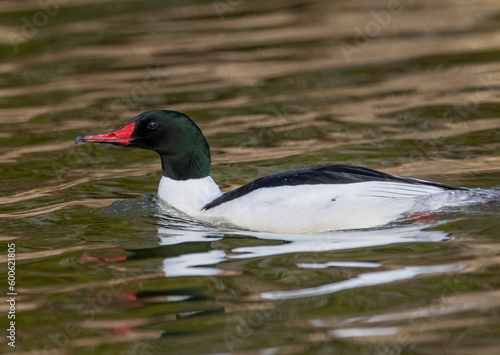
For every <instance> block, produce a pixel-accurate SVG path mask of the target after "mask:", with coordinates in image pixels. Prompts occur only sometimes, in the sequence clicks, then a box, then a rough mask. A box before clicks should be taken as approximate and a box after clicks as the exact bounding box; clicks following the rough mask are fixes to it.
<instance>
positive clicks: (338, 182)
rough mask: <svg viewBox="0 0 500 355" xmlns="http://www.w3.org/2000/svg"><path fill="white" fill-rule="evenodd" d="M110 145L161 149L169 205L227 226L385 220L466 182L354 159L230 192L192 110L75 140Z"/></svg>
mask: <svg viewBox="0 0 500 355" xmlns="http://www.w3.org/2000/svg"><path fill="white" fill-rule="evenodd" d="M79 142H94V143H109V144H114V145H118V146H122V147H130V148H142V149H148V150H152V151H155V152H157V153H158V154H159V155H160V158H161V165H162V170H163V177H162V178H161V181H160V185H159V189H158V196H159V197H160V199H161V200H163V201H164V202H165V203H166V204H167V205H168V206H169V209H170V208H173V210H174V211H176V212H180V214H181V215H186V216H188V217H190V218H192V219H195V220H198V221H201V222H205V223H209V224H213V225H219V226H231V227H236V228H240V229H247V230H254V231H262V232H275V233H290V232H293V233H309V232H321V231H329V230H339V229H358V228H371V227H377V226H382V225H385V224H387V223H389V222H391V221H394V220H395V219H397V218H399V217H401V216H402V215H403V214H404V213H409V212H418V210H417V211H415V208H417V209H418V207H416V206H417V205H418V203H417V202H418V200H419V199H420V198H422V197H427V196H430V195H433V194H439V193H443V192H445V191H446V190H468V189H466V188H462V187H455V186H448V185H443V184H440V183H435V182H430V181H424V180H418V179H413V178H408V177H399V176H394V175H389V174H386V173H383V172H379V171H375V170H371V169H367V168H362V167H356V166H347V165H314V166H308V167H303V168H298V169H294V170H290V171H285V172H280V173H276V174H272V175H269V176H265V177H262V178H259V179H257V180H255V181H253V182H251V183H249V184H247V185H244V186H242V187H240V188H238V189H236V190H234V191H231V192H226V193H222V192H221V190H220V188H219V186H218V185H217V184H216V183H215V182H214V180H213V179H212V178H211V177H210V175H209V174H210V165H211V160H210V148H209V146H208V143H207V141H206V139H205V137H204V136H203V133H202V132H201V130H200V129H199V128H198V126H197V125H196V124H195V123H194V122H193V120H191V119H190V118H189V117H188V116H186V115H185V114H182V113H180V112H175V111H167V110H155V111H147V112H143V113H141V114H140V115H138V116H136V117H135V118H134V119H132V120H131V121H130V122H128V123H126V124H125V125H123V126H122V127H120V128H118V129H116V130H114V131H111V132H108V133H104V134H98V135H90V136H80V137H77V138H76V139H75V143H79Z"/></svg>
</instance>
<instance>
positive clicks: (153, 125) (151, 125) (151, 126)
mask: <svg viewBox="0 0 500 355" xmlns="http://www.w3.org/2000/svg"><path fill="white" fill-rule="evenodd" d="M157 128H158V122H156V121H149V123H148V129H150V130H153V129H157Z"/></svg>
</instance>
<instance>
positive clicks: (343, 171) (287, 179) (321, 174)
mask: <svg viewBox="0 0 500 355" xmlns="http://www.w3.org/2000/svg"><path fill="white" fill-rule="evenodd" d="M367 181H388V182H400V183H405V184H413V185H427V186H435V187H439V188H442V189H445V190H466V189H465V188H462V187H455V186H448V185H443V184H440V183H436V182H430V181H422V180H417V179H412V178H407V177H400V176H394V175H390V174H386V173H383V172H380V171H376V170H372V169H367V168H362V167H358V166H348V165H313V166H308V167H304V168H298V169H294V170H289V171H284V172H281V173H276V174H272V175H268V176H264V177H261V178H259V179H257V180H255V181H252V182H251V183H249V184H246V185H243V186H241V187H239V188H237V189H236V190H233V191H230V192H226V193H225V194H223V195H222V196H220V197H218V198H216V199H215V200H213V201H212V202H210V203H208V204H207V205H205V207H203V209H205V210H208V209H210V208H213V207H215V206H218V205H220V204H222V203H225V202H228V201H231V200H234V199H236V198H238V197H241V196H244V195H246V194H248V193H250V192H252V191H255V190H257V189H260V188H266V187H278V186H297V185H319V184H353V183H359V182H367Z"/></svg>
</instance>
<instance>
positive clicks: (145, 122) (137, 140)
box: [75, 110, 210, 180]
mask: <svg viewBox="0 0 500 355" xmlns="http://www.w3.org/2000/svg"><path fill="white" fill-rule="evenodd" d="M81 142H88V143H107V144H113V145H117V146H121V147H128V148H142V149H148V150H152V151H154V152H156V153H158V154H159V155H160V157H161V162H162V169H163V175H164V176H166V177H168V178H171V179H174V180H189V179H200V178H204V177H206V176H208V175H209V174H210V148H209V146H208V143H207V140H206V139H205V137H204V136H203V133H202V132H201V130H200V129H199V128H198V126H197V125H196V124H195V123H194V122H193V120H191V119H190V118H189V117H188V116H186V115H184V114H183V113H180V112H176V111H167V110H155V111H147V112H143V113H141V114H140V115H138V116H136V117H134V118H133V119H132V120H131V121H130V122H128V123H126V124H125V125H123V126H122V127H120V128H118V129H116V130H114V131H111V132H107V133H103V134H96V135H90V136H80V137H77V138H76V139H75V143H76V144H78V143H81Z"/></svg>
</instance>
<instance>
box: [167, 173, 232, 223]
mask: <svg viewBox="0 0 500 355" xmlns="http://www.w3.org/2000/svg"><path fill="white" fill-rule="evenodd" d="M220 195H222V192H221V190H220V188H219V186H217V184H216V183H215V181H214V180H213V179H212V178H211V177H210V176H207V177H204V178H201V179H190V180H174V179H170V178H168V177H165V176H163V177H162V178H161V180H160V186H159V187H158V196H159V197H160V198H161V199H162V200H163V201H165V202H166V203H167V204H169V205H170V206H172V207H174V208H176V209H177V210H179V211H181V212H184V213H185V214H187V215H189V216H192V217H196V216H198V215H199V214H200V212H201V211H202V208H203V206H205V205H206V204H207V203H209V202H212V201H213V200H214V199H216V198H217V197H219V196H220Z"/></svg>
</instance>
